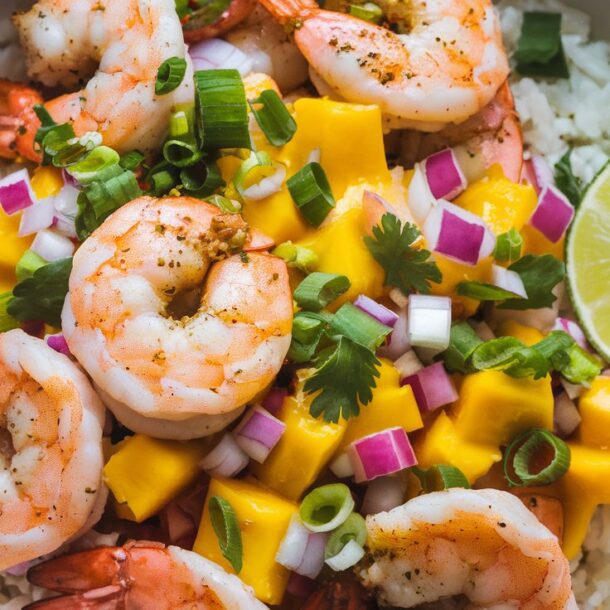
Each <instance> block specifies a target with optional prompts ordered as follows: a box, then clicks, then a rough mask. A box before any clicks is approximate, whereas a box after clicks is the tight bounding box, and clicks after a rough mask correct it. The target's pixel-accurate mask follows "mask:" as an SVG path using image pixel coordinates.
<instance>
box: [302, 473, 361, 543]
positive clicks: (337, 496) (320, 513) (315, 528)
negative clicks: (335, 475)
mask: <svg viewBox="0 0 610 610" xmlns="http://www.w3.org/2000/svg"><path fill="white" fill-rule="evenodd" d="M353 510H354V499H353V498H352V492H351V491H350V489H349V487H348V486H347V485H344V484H343V483H331V484H330V485H322V486H321V487H316V489H314V490H313V491H310V492H309V493H308V494H307V495H306V496H305V498H303V502H302V503H301V507H300V508H299V516H300V517H301V521H302V522H303V525H305V527H306V528H307V529H309V530H311V531H312V532H330V531H332V530H334V529H336V528H338V527H339V526H340V525H341V524H342V523H344V522H345V520H346V519H347V518H348V517H349V515H350V513H351V512H352V511H353Z"/></svg>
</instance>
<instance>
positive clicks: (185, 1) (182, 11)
mask: <svg viewBox="0 0 610 610" xmlns="http://www.w3.org/2000/svg"><path fill="white" fill-rule="evenodd" d="M191 11H192V9H191V8H190V6H189V0H176V12H177V13H178V17H179V18H180V19H182V18H183V17H185V16H186V15H188V14H189V13H190V12H191Z"/></svg>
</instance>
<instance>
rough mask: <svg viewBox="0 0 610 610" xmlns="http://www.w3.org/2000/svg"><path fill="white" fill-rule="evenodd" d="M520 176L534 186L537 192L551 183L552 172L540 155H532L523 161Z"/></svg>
mask: <svg viewBox="0 0 610 610" xmlns="http://www.w3.org/2000/svg"><path fill="white" fill-rule="evenodd" d="M522 177H523V178H525V179H526V180H527V181H528V182H529V183H530V184H531V185H532V186H533V187H534V189H535V190H536V193H538V194H539V193H540V191H541V190H542V189H543V188H544V187H545V186H548V185H549V184H553V172H552V170H551V168H550V167H549V165H548V163H547V162H546V161H545V160H544V158H543V157H541V156H540V155H532V157H531V159H527V160H526V161H524V162H523V172H522Z"/></svg>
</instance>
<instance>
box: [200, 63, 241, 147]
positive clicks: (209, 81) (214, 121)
mask: <svg viewBox="0 0 610 610" xmlns="http://www.w3.org/2000/svg"><path fill="white" fill-rule="evenodd" d="M195 100H196V102H197V105H196V118H197V126H198V131H199V141H200V143H201V145H202V146H203V148H206V149H208V150H209V149H218V148H251V147H252V144H251V142H250V131H249V129H248V104H247V102H246V92H245V89H244V84H243V82H242V80H241V76H240V74H239V72H238V71H237V70H199V71H197V72H195Z"/></svg>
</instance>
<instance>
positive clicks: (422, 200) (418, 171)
mask: <svg viewBox="0 0 610 610" xmlns="http://www.w3.org/2000/svg"><path fill="white" fill-rule="evenodd" d="M407 205H408V207H409V211H410V212H411V214H412V216H413V218H414V219H415V221H416V222H417V224H418V225H420V226H421V225H423V224H424V222H425V220H426V218H427V217H428V215H429V214H430V212H431V211H432V209H433V208H434V206H435V205H436V199H435V198H434V195H433V194H432V191H430V187H429V186H428V181H427V180H426V172H425V170H424V168H423V166H422V164H421V163H416V164H415V168H414V172H413V177H412V178H411V182H409V188H408V189H407Z"/></svg>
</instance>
